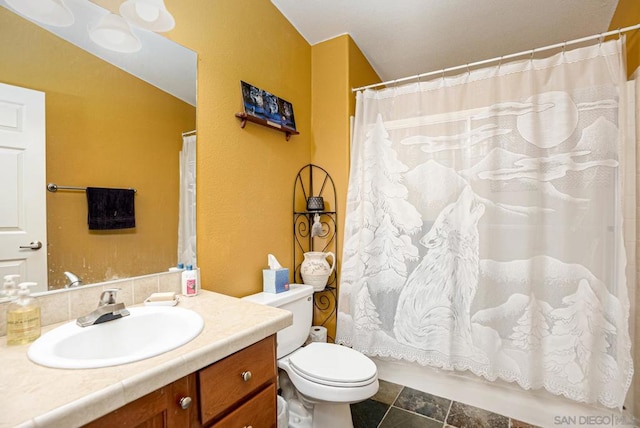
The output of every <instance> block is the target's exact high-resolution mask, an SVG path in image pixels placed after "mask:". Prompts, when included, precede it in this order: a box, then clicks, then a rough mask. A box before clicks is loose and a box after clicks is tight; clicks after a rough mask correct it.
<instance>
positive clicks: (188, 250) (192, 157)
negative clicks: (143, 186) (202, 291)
mask: <svg viewBox="0 0 640 428" xmlns="http://www.w3.org/2000/svg"><path fill="white" fill-rule="evenodd" d="M178 263H183V264H184V265H185V266H187V265H192V266H194V267H195V266H197V259H196V136H195V135H187V136H183V137H182V150H181V151H180V212H179V216H178Z"/></svg>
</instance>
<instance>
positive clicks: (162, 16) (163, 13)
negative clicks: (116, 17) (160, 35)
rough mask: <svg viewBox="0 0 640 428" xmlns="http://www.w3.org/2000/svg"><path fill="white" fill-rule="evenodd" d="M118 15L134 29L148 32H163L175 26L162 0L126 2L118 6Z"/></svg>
mask: <svg viewBox="0 0 640 428" xmlns="http://www.w3.org/2000/svg"><path fill="white" fill-rule="evenodd" d="M120 14H121V15H122V16H124V17H125V18H126V19H127V21H129V22H130V23H131V24H133V25H135V26H136V27H140V28H143V29H145V30H149V31H155V32H165V31H169V30H171V29H172V28H173V27H174V26H175V25H176V22H175V20H174V19H173V16H172V15H171V13H169V11H168V10H167V8H166V6H165V5H164V1H163V0H126V1H125V2H124V3H122V4H121V5H120Z"/></svg>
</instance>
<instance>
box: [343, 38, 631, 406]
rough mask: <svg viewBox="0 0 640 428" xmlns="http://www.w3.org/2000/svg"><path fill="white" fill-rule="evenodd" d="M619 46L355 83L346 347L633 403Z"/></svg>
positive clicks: (575, 395) (589, 398)
mask: <svg viewBox="0 0 640 428" xmlns="http://www.w3.org/2000/svg"><path fill="white" fill-rule="evenodd" d="M623 43H624V42H623V40H618V41H611V42H607V43H601V44H599V45H595V46H591V47H586V48H580V49H575V50H571V51H566V52H562V53H559V54H557V55H554V56H552V57H550V58H547V59H533V58H532V59H527V60H524V61H518V62H514V63H510V64H501V65H499V66H497V67H494V68H487V69H482V70H476V71H472V72H470V73H465V74H464V75H461V76H456V77H447V78H444V77H443V78H441V79H435V80H433V81H429V82H418V83H414V84H409V85H404V86H400V87H396V88H388V89H383V90H380V91H372V90H366V91H364V92H360V93H358V94H357V106H356V118H355V124H354V137H353V142H352V160H351V172H350V179H349V188H348V196H347V213H346V225H345V243H344V253H343V265H342V274H341V284H340V299H339V307H338V326H337V337H336V341H337V342H338V343H342V344H346V345H348V346H352V347H353V348H355V349H357V350H359V351H361V352H363V353H365V354H367V355H371V356H384V357H392V358H396V359H404V360H408V361H415V362H417V363H419V364H422V365H429V366H435V367H440V368H444V369H448V370H461V371H471V372H472V373H474V374H475V375H478V376H482V377H484V378H486V379H489V380H496V379H502V380H506V381H510V382H517V383H518V384H519V385H520V386H521V387H522V388H525V389H538V388H545V389H547V390H548V391H550V392H551V393H553V394H559V395H560V394H561V395H564V396H566V397H569V398H571V399H573V400H576V401H581V402H589V403H595V402H600V403H602V404H604V405H606V406H608V407H621V406H622V404H623V401H624V398H625V395H626V392H627V390H628V388H629V385H630V382H631V377H632V373H633V368H632V361H631V353H630V347H631V342H630V337H629V331H628V318H629V299H628V295H627V287H626V279H625V265H626V258H625V251H624V242H623V238H622V236H623V235H622V220H623V215H622V213H623V212H622V199H623V193H622V192H623V186H622V185H623V183H622V180H623V177H624V176H625V172H626V173H627V174H629V172H628V171H627V170H626V168H627V165H626V164H625V160H624V159H623V157H624V156H623V150H622V148H623V138H622V131H623V130H624V129H625V125H624V123H623V122H624V121H623V118H624V117H625V116H624V114H623V109H624V108H626V107H625V102H624V97H625V86H624V85H625V81H626V76H625V67H624V62H623V59H622V56H621V52H623V51H624V50H623V49H622V47H623ZM621 49H622V50H621ZM630 175H631V176H635V175H634V174H633V173H631V174H630Z"/></svg>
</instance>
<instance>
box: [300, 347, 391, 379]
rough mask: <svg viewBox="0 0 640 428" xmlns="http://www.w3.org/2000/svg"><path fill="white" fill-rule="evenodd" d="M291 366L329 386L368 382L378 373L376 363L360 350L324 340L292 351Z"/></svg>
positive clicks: (303, 374) (305, 375) (303, 375)
mask: <svg viewBox="0 0 640 428" xmlns="http://www.w3.org/2000/svg"><path fill="white" fill-rule="evenodd" d="M289 365H290V367H291V368H292V369H293V370H295V371H296V373H298V374H299V375H300V376H302V377H304V378H306V379H309V380H311V381H313V382H317V383H320V384H324V385H330V386H345V387H355V386H362V385H368V384H370V383H371V382H373V381H374V380H375V378H376V376H377V373H378V369H377V368H376V365H375V364H374V362H373V361H371V360H370V359H369V358H367V357H366V356H364V355H362V354H361V353H360V352H358V351H354V350H353V349H351V348H347V347H346V346H340V345H335V344H333V343H322V342H312V343H310V344H309V345H307V346H305V347H304V348H300V349H299V350H298V351H296V352H294V353H293V354H291V356H290V357H289Z"/></svg>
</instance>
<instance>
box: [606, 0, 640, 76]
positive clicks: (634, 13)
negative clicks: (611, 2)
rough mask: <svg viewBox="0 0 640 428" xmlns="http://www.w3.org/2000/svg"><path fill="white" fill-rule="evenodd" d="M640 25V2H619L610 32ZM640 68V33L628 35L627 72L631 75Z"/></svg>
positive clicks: (633, 0)
mask: <svg viewBox="0 0 640 428" xmlns="http://www.w3.org/2000/svg"><path fill="white" fill-rule="evenodd" d="M639 23H640V1H638V0H619V2H618V7H617V8H616V12H615V13H614V15H613V18H612V19H611V24H609V30H616V29H618V28H624V27H629V26H632V25H636V24H639ZM638 66H640V31H632V32H630V33H627V71H628V73H629V75H631V74H633V72H634V71H635V70H636V69H637V68H638Z"/></svg>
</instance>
